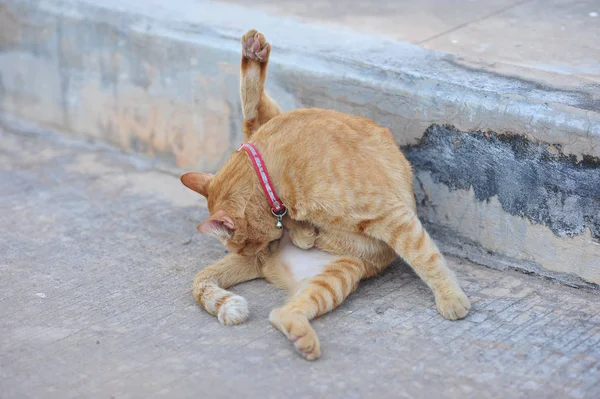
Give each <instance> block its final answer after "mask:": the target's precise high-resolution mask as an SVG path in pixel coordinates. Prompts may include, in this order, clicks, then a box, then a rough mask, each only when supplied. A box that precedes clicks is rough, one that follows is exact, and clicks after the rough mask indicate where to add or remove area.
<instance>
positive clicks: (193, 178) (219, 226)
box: [181, 172, 282, 256]
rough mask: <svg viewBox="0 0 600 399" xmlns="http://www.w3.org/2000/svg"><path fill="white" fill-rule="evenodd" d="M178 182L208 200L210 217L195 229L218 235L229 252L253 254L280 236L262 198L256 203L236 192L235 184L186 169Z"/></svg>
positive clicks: (248, 196) (280, 233) (242, 193)
mask: <svg viewBox="0 0 600 399" xmlns="http://www.w3.org/2000/svg"><path fill="white" fill-rule="evenodd" d="M181 182H182V183H183V184H184V185H185V186H186V187H187V188H189V189H191V190H193V191H196V192H197V193H199V194H201V195H202V196H204V197H205V198H206V199H207V201H208V211H209V212H210V217H209V218H208V219H206V220H205V221H204V222H202V223H201V224H200V225H198V231H199V232H201V233H202V234H207V235H210V236H213V237H216V238H218V239H219V240H220V241H221V243H223V245H224V246H225V247H226V248H227V249H228V250H229V251H230V252H232V253H236V254H238V255H244V256H252V255H256V254H258V253H260V252H262V251H264V250H266V249H267V246H268V245H269V243H270V242H272V241H274V240H278V239H280V238H281V235H282V230H280V229H278V228H277V227H275V221H274V218H273V216H272V215H271V213H270V211H269V208H268V205H267V203H266V201H265V202H264V204H263V203H262V202H261V204H260V205H259V204H256V203H255V202H256V201H252V200H251V197H252V195H249V194H248V193H244V192H241V193H238V192H236V190H235V189H234V187H235V185H232V184H220V182H219V181H218V179H215V178H214V176H213V175H211V174H208V173H197V172H189V173H186V174H184V175H183V176H181ZM242 191H243V190H242ZM240 194H241V195H240Z"/></svg>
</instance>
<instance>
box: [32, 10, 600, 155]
mask: <svg viewBox="0 0 600 399" xmlns="http://www.w3.org/2000/svg"><path fill="white" fill-rule="evenodd" d="M42 7H43V8H44V7H45V8H46V9H47V10H48V11H51V12H54V13H61V14H70V15H71V16H78V17H81V16H82V15H85V14H87V13H88V12H89V10H93V9H97V10H98V9H103V10H105V11H108V10H110V11H109V12H111V11H113V10H114V11H115V12H117V13H119V14H120V15H126V16H127V18H128V19H129V21H130V28H131V29H134V30H135V29H138V30H141V31H144V32H146V33H147V34H154V35H163V36H165V37H171V38H173V39H175V40H183V41H192V42H194V43H198V44H200V45H203V46H209V47H213V48H215V49H218V50H219V51H222V52H230V53H233V54H235V55H237V54H239V42H238V40H239V37H240V36H241V35H242V34H243V33H244V32H245V31H246V30H247V29H249V28H251V27H254V28H257V29H259V30H261V31H263V32H264V33H265V34H266V36H267V37H268V38H270V40H271V42H272V44H273V47H274V52H273V54H274V56H273V57H272V63H275V64H277V65H278V66H279V67H281V68H283V69H285V70H294V71H295V73H297V74H301V75H307V77H310V76H318V77H320V79H319V81H320V83H321V84H323V85H324V86H325V87H327V86H328V85H332V86H335V85H336V83H339V82H342V83H343V84H345V85H348V86H350V87H352V86H354V87H355V88H357V89H358V90H357V91H358V93H357V94H360V92H361V89H371V90H375V91H376V92H381V93H385V94H386V95H390V96H396V97H397V99H396V101H390V102H389V103H386V102H381V101H378V99H377V98H376V97H375V98H373V101H372V104H369V105H371V106H372V107H375V108H379V109H378V113H383V114H392V115H394V114H395V115H397V116H399V117H402V118H403V119H404V120H405V121H406V122H407V123H405V124H403V125H397V124H395V125H394V126H393V130H394V133H395V134H396V137H397V139H398V141H399V143H400V144H401V145H405V144H413V143H415V142H416V141H417V140H418V139H419V138H420V137H421V136H422V134H423V131H424V129H423V126H425V127H427V126H429V125H430V124H433V123H447V124H452V125H454V126H456V128H457V129H459V130H461V131H471V130H487V129H489V130H493V131H495V132H498V133H518V134H523V135H525V136H526V137H527V138H528V139H530V140H534V141H543V142H548V143H551V144H559V145H561V146H562V151H563V153H564V154H566V155H575V156H577V158H578V159H581V158H582V156H583V155H584V154H585V155H590V156H595V157H600V145H598V144H599V143H600V86H599V85H590V84H587V83H588V82H587V81H584V80H582V81H581V85H580V86H579V87H577V89H574V88H570V89H566V88H564V87H563V88H561V87H551V86H549V85H544V84H542V83H540V82H534V81H528V80H525V79H522V78H519V77H516V76H502V75H498V74H495V73H492V72H489V71H486V70H485V69H483V68H475V67H472V66H467V65H465V64H464V63H463V62H461V61H460V60H459V59H458V58H457V57H455V56H453V55H450V54H444V53H440V52H436V51H432V50H426V49H423V48H421V47H418V46H415V45H412V44H408V43H404V42H398V41H391V40H386V39H383V38H381V37H374V36H370V35H366V34H361V33H357V32H354V31H349V30H346V29H343V28H339V29H335V30H333V29H331V28H327V27H323V26H315V25H310V24H306V23H302V22H299V21H296V20H294V19H285V20H284V21H282V18H281V17H278V16H271V15H268V14H266V13H264V12H262V11H258V10H254V9H250V8H244V7H239V6H235V5H230V4H221V3H215V2H203V3H202V4H198V3H197V2H194V1H193V0H176V1H172V2H168V3H166V4H165V3H164V2H158V1H156V0H152V1H145V0H127V1H118V0H107V1H104V2H102V5H101V6H99V5H96V4H95V2H94V1H93V0H75V1H73V0H71V1H69V0H65V1H49V2H45V3H43V6H42ZM82 9H83V10H86V11H87V12H85V11H82ZM330 94H334V95H333V96H332V97H333V99H332V100H333V101H336V102H337V101H339V102H342V103H344V102H349V103H350V104H347V105H348V106H349V107H350V108H352V109H353V110H354V112H355V113H360V114H365V113H369V111H366V110H361V109H360V108H361V107H362V106H363V105H364V104H363V103H364V101H363V100H360V101H358V102H357V103H356V104H354V103H353V101H352V100H351V99H350V100H349V99H348V97H349V96H345V97H346V98H344V96H337V98H336V96H335V93H330ZM348 94H353V90H348ZM409 99H412V100H413V101H406V100H409ZM407 102H408V104H406V103H407ZM411 103H412V104H411ZM403 105H404V107H403ZM406 105H408V106H406ZM410 105H412V107H411V106H410ZM374 116H377V115H374Z"/></svg>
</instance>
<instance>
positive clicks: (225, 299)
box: [215, 293, 233, 313]
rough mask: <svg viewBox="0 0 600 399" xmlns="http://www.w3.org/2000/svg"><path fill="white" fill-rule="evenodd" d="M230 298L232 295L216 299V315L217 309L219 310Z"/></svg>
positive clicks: (228, 294)
mask: <svg viewBox="0 0 600 399" xmlns="http://www.w3.org/2000/svg"><path fill="white" fill-rule="evenodd" d="M232 296H233V294H230V293H227V294H225V295H223V296H222V297H221V298H219V299H217V302H216V303H215V310H216V313H219V309H221V306H223V304H224V303H225V302H226V301H227V300H228V299H229V298H231V297H232Z"/></svg>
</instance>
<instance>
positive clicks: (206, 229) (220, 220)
mask: <svg viewBox="0 0 600 399" xmlns="http://www.w3.org/2000/svg"><path fill="white" fill-rule="evenodd" d="M233 230H235V223H233V219H232V218H231V217H230V216H229V214H228V213H227V212H225V211H223V210H219V211H217V212H215V214H214V215H212V216H211V217H209V218H208V219H206V220H205V221H204V222H202V224H200V225H199V226H198V231H199V232H200V233H202V234H206V235H209V236H213V237H217V238H218V237H224V238H231V234H232V233H233Z"/></svg>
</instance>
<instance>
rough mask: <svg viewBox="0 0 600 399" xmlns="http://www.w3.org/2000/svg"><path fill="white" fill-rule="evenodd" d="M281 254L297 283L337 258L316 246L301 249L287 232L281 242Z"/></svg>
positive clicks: (320, 270)
mask: <svg viewBox="0 0 600 399" xmlns="http://www.w3.org/2000/svg"><path fill="white" fill-rule="evenodd" d="M279 256H280V259H281V260H282V261H283V262H284V263H285V264H286V265H287V266H288V268H289V271H290V273H291V274H292V278H293V279H294V281H295V282H296V283H300V282H302V281H303V280H305V279H307V278H310V277H313V276H316V275H317V274H319V273H321V272H322V271H323V269H325V266H327V264H329V263H330V262H331V261H333V260H335V259H336V258H337V256H335V255H332V254H330V253H328V252H324V251H321V250H320V249H316V248H312V249H300V248H298V247H296V246H295V245H294V244H293V243H292V240H291V239H290V236H289V235H288V234H287V233H285V234H284V235H283V238H282V239H281V241H280V242H279Z"/></svg>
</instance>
